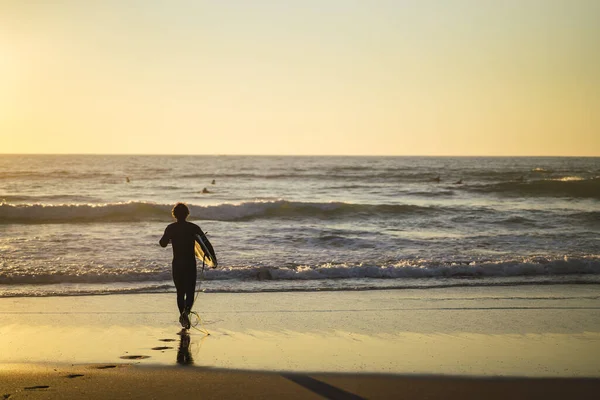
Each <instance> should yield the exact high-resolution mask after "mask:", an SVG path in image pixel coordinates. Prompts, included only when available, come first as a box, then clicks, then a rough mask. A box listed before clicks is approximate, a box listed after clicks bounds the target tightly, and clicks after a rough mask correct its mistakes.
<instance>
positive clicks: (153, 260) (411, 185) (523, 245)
mask: <svg viewBox="0 0 600 400" xmlns="http://www.w3.org/2000/svg"><path fill="white" fill-rule="evenodd" d="M213 180H214V184H213V183H212V182H213ZM205 188H206V189H207V191H208V193H203V189H205ZM179 201H181V202H185V203H186V204H188V206H189V207H190V210H191V216H190V218H189V219H188V220H190V221H192V222H195V223H197V224H199V225H200V226H201V227H202V229H203V230H204V231H205V232H207V235H208V238H209V239H210V241H211V242H212V244H213V246H214V248H215V250H216V253H217V256H218V259H219V268H217V269H206V270H205V271H204V274H203V278H204V279H203V280H202V282H201V283H200V290H203V291H205V292H250V293H251V292H265V291H272V292H287V291H306V292H311V291H333V290H377V289H398V290H401V289H405V288H413V289H414V288H419V289H423V290H427V289H430V288H440V287H454V286H458V287H463V286H488V287H489V286H492V287H493V286H507V285H525V284H527V285H549V284H582V285H583V284H590V283H596V284H597V283H600V158H565V157H555V158H546V157H300V156H298V157H296V156H293V157H292V156H285V157H284V156H281V157H279V156H138V155H136V156H126V155H110V156H108V155H0V297H37V296H72V295H99V294H127V293H156V292H159V293H160V292H174V286H173V283H172V281H171V258H172V252H171V248H170V246H169V247H168V248H167V249H163V248H161V247H160V246H159V245H158V240H159V238H160V237H161V235H162V233H163V231H164V228H165V227H166V225H167V224H169V223H170V222H172V218H171V215H170V211H171V208H172V207H173V205H174V204H175V203H176V202H179ZM200 265H201V263H200Z"/></svg>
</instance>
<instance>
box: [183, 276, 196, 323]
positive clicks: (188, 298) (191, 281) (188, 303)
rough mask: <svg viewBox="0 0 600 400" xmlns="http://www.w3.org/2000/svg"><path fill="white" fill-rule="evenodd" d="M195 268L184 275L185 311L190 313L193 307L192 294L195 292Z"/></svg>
mask: <svg viewBox="0 0 600 400" xmlns="http://www.w3.org/2000/svg"><path fill="white" fill-rule="evenodd" d="M196 275H197V272H196V266H195V265H194V267H193V268H190V269H189V270H188V271H187V274H186V281H185V309H186V311H188V312H189V311H191V309H192V306H193V305H194V294H195V292H196Z"/></svg>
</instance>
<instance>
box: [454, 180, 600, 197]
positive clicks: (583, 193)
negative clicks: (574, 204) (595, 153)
mask: <svg viewBox="0 0 600 400" xmlns="http://www.w3.org/2000/svg"><path fill="white" fill-rule="evenodd" d="M568 178H569V177H565V178H558V179H544V180H534V181H527V182H500V183H492V184H480V185H469V186H465V189H466V190H469V191H474V192H482V193H500V194H506V195H512V196H544V197H573V198H593V199H600V179H599V178H591V179H583V178H581V179H568ZM578 178H579V177H578Z"/></svg>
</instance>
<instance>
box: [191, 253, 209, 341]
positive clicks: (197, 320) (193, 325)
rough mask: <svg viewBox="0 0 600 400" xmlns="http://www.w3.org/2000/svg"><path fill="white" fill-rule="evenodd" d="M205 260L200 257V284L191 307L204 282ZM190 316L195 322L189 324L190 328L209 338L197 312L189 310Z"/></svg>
mask: <svg viewBox="0 0 600 400" xmlns="http://www.w3.org/2000/svg"><path fill="white" fill-rule="evenodd" d="M205 258H206V256H204V257H202V269H201V270H200V279H199V281H200V283H199V284H198V289H197V290H196V296H194V302H193V303H192V307H194V304H196V300H197V299H198V295H199V294H200V289H201V288H202V281H203V280H204V267H205V266H206V264H205V262H204V259H205ZM191 314H193V315H194V316H195V317H196V321H194V323H193V324H191V327H192V328H194V329H196V330H197V331H200V332H202V333H204V334H205V335H206V336H210V333H209V332H208V330H207V329H206V328H205V327H204V322H203V321H202V318H201V317H200V314H198V312H197V311H192V310H190V315H191ZM198 325H200V328H198V327H197V326H198Z"/></svg>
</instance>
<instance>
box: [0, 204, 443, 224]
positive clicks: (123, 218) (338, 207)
mask: <svg viewBox="0 0 600 400" xmlns="http://www.w3.org/2000/svg"><path fill="white" fill-rule="evenodd" d="M171 208H172V205H170V204H157V203H152V202H137V201H131V202H126V203H109V204H58V205H48V204H7V203H0V223H4V224H7V223H8V224H10V223H30V224H36V223H39V224H42V223H78V222H127V221H133V222H135V221H169V220H170V213H171ZM439 211H442V209H440V208H439V207H437V208H436V207H425V206H416V205H409V204H376V205H367V204H352V203H343V202H326V203H318V202H315V203H311V202H293V201H286V200H277V201H252V202H245V203H241V204H220V205H212V206H199V205H190V212H191V215H192V216H193V218H199V219H204V220H213V221H247V220H253V219H264V218H298V217H307V218H336V217H344V216H355V217H358V218H360V217H363V216H374V215H407V216H410V215H415V214H417V215H426V214H431V213H435V212H439Z"/></svg>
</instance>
